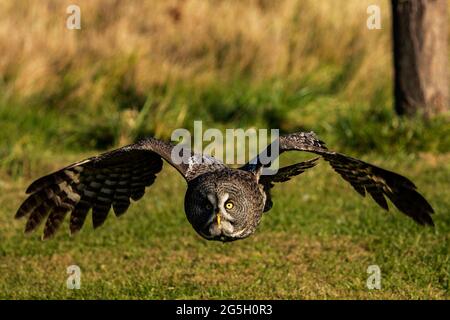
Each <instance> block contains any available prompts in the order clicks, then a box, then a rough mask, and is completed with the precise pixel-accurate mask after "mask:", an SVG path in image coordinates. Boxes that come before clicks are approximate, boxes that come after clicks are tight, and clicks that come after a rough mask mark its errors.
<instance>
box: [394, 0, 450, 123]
mask: <svg viewBox="0 0 450 320" xmlns="http://www.w3.org/2000/svg"><path fill="white" fill-rule="evenodd" d="M447 7H448V4H447V0H392V16H393V40H394V41H393V42H394V43H393V47H394V68H395V110H396V111H397V113H398V114H401V115H403V114H405V115H414V114H417V113H420V114H423V115H424V116H425V117H430V116H432V115H435V114H438V113H442V112H444V111H446V110H448V109H449V79H448V59H449V56H448V43H447V42H448V15H447Z"/></svg>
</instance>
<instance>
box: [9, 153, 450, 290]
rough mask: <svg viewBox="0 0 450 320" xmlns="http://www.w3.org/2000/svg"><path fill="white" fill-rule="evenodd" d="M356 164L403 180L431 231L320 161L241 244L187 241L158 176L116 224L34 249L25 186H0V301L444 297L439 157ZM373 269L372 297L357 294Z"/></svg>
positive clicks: (166, 183)
mask: <svg viewBox="0 0 450 320" xmlns="http://www.w3.org/2000/svg"><path fill="white" fill-rule="evenodd" d="M74 159H75V158H74ZM365 159H366V160H371V161H373V162H374V163H377V164H380V165H384V166H385V167H389V168H392V169H396V170H399V171H400V172H403V173H408V176H409V177H411V178H414V181H415V182H417V185H418V186H419V188H420V190H421V191H422V192H423V193H424V194H425V195H426V196H427V197H428V198H429V200H430V201H431V203H432V204H433V206H434V208H435V209H436V212H437V214H436V215H435V222H436V228H435V229H432V228H422V227H419V226H417V225H415V224H414V223H413V222H412V221H411V220H409V219H408V218H406V217H404V216H403V215H401V214H400V213H399V212H396V211H395V210H391V212H390V213H386V212H384V211H382V210H381V209H380V208H378V207H377V206H376V205H375V204H374V203H373V202H372V201H371V200H369V199H362V198H360V196H359V195H357V194H356V193H355V192H353V191H351V188H350V187H349V186H347V185H346V184H345V183H344V182H343V181H341V180H340V178H339V177H338V176H337V175H335V174H334V173H333V171H332V170H331V169H328V168H327V170H325V168H326V167H327V166H326V164H325V163H322V164H321V165H320V166H319V167H318V168H316V170H312V171H310V172H307V173H305V174H303V175H302V176H300V177H298V178H297V179H295V180H293V181H292V182H289V183H287V184H283V185H280V186H278V188H276V191H275V206H274V208H273V210H272V211H270V212H269V213H268V214H267V215H266V216H264V218H263V221H262V224H261V226H260V228H259V230H258V231H257V232H256V234H255V235H254V236H252V237H250V238H248V239H246V240H243V241H238V242H233V243H229V244H221V243H217V242H208V241H205V240H203V239H201V238H200V237H199V236H197V235H196V233H195V232H194V231H193V230H192V229H191V227H190V225H189V223H188V222H187V220H186V218H185V216H184V212H183V209H182V208H183V194H184V191H185V186H184V182H183V180H182V178H181V177H179V176H178V174H177V173H176V172H175V170H172V169H167V171H164V172H162V173H161V174H160V177H159V179H158V180H157V182H156V183H155V185H154V186H152V187H151V188H150V190H149V192H148V193H147V196H145V197H144V198H143V200H142V201H139V202H137V203H135V204H134V205H133V206H132V208H131V210H129V212H127V214H125V215H124V216H123V217H121V218H120V219H116V218H115V217H113V215H112V216H111V217H110V218H109V219H108V220H107V222H106V224H105V225H104V226H103V227H102V228H100V229H98V230H96V231H95V232H94V231H93V230H92V227H91V225H90V223H87V225H86V226H85V228H84V229H83V230H82V232H81V233H80V234H78V235H77V236H76V237H73V238H71V237H70V236H69V235H68V234H67V233H68V226H67V225H64V226H63V228H64V232H60V233H59V234H58V235H57V237H56V238H55V239H53V240H51V241H48V242H43V241H40V238H39V235H37V234H35V235H32V236H29V237H25V236H24V235H23V234H22V229H23V222H22V221H14V220H13V219H12V216H13V214H14V211H15V209H16V208H17V206H18V205H19V202H20V200H21V199H23V192H22V191H23V190H24V187H25V181H24V180H20V181H12V180H6V181H2V184H3V186H2V196H1V198H0V207H1V208H2V209H1V214H0V235H1V239H0V240H1V243H2V245H1V251H0V271H1V272H0V297H1V298H15V299H17V298H86V299H87V298H99V299H104V298H112V299H115V298H126V299H143V298H145V299H167V298H175V299H178V298H213V299H220V298H226V299H228V298H260V299H267V298H280V299H290V298H295V299H312V298H320V299H322V298H338V299H341V298H369V299H372V298H373V299H401V298H418V299H429V298H433V299H434V298H439V299H442V298H447V299H448V298H449V297H450V296H449V285H450V268H449V265H450V261H449V256H450V252H449V250H450V248H449V240H450V236H449V235H450V216H449V214H448V208H449V207H450V203H449V198H448V196H447V195H446V190H448V188H449V181H450V166H449V163H450V162H449V157H448V156H446V157H444V156H442V157H434V156H429V155H424V156H420V157H412V156H409V157H406V156H394V157H391V156H389V157H383V158H381V157H375V156H373V157H370V156H367V157H365ZM56 162H57V163H53V164H52V166H53V165H55V167H56V166H57V165H61V164H62V162H61V163H58V162H59V160H58V161H56ZM321 169H324V170H321ZM72 264H76V265H78V266H80V268H81V270H82V277H81V281H82V284H81V289H80V290H69V289H67V288H66V279H67V276H68V275H67V274H66V268H67V267H68V266H69V265H72ZM374 264H375V265H378V266H379V267H380V269H381V275H382V280H381V281H382V282H381V285H382V288H381V290H369V289H367V287H366V280H367V277H368V274H367V273H366V270H367V268H368V266H369V265H374Z"/></svg>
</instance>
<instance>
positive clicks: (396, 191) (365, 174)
mask: <svg viewBox="0 0 450 320" xmlns="http://www.w3.org/2000/svg"><path fill="white" fill-rule="evenodd" d="M279 141H280V153H281V152H285V151H291V150H296V151H307V152H312V153H315V154H318V155H321V156H322V157H323V158H324V159H325V160H326V161H327V162H329V163H330V165H331V166H332V167H333V169H334V170H335V171H336V172H337V173H338V174H339V175H340V176H341V177H342V178H343V179H344V180H346V181H347V182H349V183H350V185H351V186H352V187H353V188H354V189H355V190H356V191H357V192H358V193H359V194H360V195H362V196H365V194H366V192H367V193H369V194H370V195H371V197H372V198H373V199H374V200H375V202H376V203H377V204H378V205H379V206H380V207H382V208H383V209H385V210H389V206H388V203H387V201H386V198H385V197H387V198H388V199H389V200H391V201H392V203H393V204H394V205H395V206H396V207H397V209H399V210H400V211H401V212H403V213H404V214H406V215H407V216H409V217H411V218H412V219H413V220H414V221H416V222H417V223H419V224H421V225H431V226H433V225H434V223H433V219H432V218H431V214H432V213H434V210H433V208H432V207H431V205H430V204H429V203H428V201H427V200H426V199H425V198H424V197H423V196H422V195H421V194H420V193H419V192H417V191H416V186H415V185H414V183H412V182H411V181H410V180H409V179H407V178H405V177H404V176H401V175H399V174H397V173H395V172H392V171H388V170H385V169H382V168H379V167H377V166H374V165H372V164H370V163H367V162H364V161H362V160H359V159H355V158H352V157H349V156H347V155H344V154H341V153H337V152H332V151H329V150H328V149H327V148H326V147H325V143H324V142H323V141H321V140H319V139H318V138H317V136H316V135H315V134H314V132H306V133H305V132H299V133H293V134H288V135H285V136H282V137H280V140H279Z"/></svg>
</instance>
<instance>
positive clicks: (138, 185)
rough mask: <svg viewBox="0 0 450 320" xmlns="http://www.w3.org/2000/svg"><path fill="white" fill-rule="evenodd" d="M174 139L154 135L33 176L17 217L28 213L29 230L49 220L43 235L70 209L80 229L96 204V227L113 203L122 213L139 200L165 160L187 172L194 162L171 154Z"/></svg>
mask: <svg viewBox="0 0 450 320" xmlns="http://www.w3.org/2000/svg"><path fill="white" fill-rule="evenodd" d="M172 149H173V145H171V144H168V143H165V142H162V141H160V140H157V139H154V138H147V139H144V140H141V141H140V142H138V143H136V144H131V145H129V146H125V147H122V148H119V149H116V150H113V151H110V152H106V153H104V154H101V155H99V156H96V157H92V158H88V159H86V160H83V161H80V162H77V163H74V164H72V165H70V166H67V167H65V168H63V169H61V170H58V171H56V172H54V173H51V174H49V175H47V176H44V177H42V178H40V179H38V180H36V181H34V182H33V183H32V184H31V185H30V186H29V187H28V189H27V190H26V192H27V193H28V194H30V195H29V197H28V198H27V199H26V200H25V201H24V202H23V203H22V205H21V206H20V207H19V209H18V211H17V213H16V215H15V217H16V218H22V217H27V223H26V226H25V232H26V233H28V232H31V231H33V230H35V229H36V228H37V227H38V226H39V224H40V223H41V222H43V221H44V220H46V222H45V227H44V234H43V239H47V238H49V237H51V236H52V235H54V234H55V232H56V231H57V229H58V227H59V226H60V225H61V223H62V221H63V220H64V218H65V216H66V215H68V214H70V232H71V234H74V233H76V232H77V231H79V230H80V229H81V227H82V226H83V224H84V221H85V219H86V216H87V214H88V212H89V210H91V209H92V223H93V226H94V228H97V227H99V226H101V225H102V224H103V223H104V221H105V219H106V217H107V215H108V213H109V211H110V209H111V207H112V208H113V210H114V213H115V214H116V216H120V215H122V214H123V213H125V211H126V210H127V209H128V207H129V206H130V199H132V200H135V201H137V200H139V199H140V198H141V197H142V196H143V195H144V192H145V188H146V187H148V186H150V185H152V184H153V182H154V181H155V178H156V175H157V174H158V173H159V172H160V171H161V169H162V165H163V160H162V159H164V160H166V161H167V162H168V163H170V164H171V165H172V166H174V167H175V168H176V169H177V170H178V171H179V172H180V173H181V174H182V175H183V176H184V177H185V178H186V176H187V175H188V174H191V175H192V173H191V172H190V171H191V170H190V169H189V165H188V164H185V163H181V164H175V163H174V162H173V161H172V160H171V151H172Z"/></svg>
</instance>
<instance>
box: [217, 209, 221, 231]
mask: <svg viewBox="0 0 450 320" xmlns="http://www.w3.org/2000/svg"><path fill="white" fill-rule="evenodd" d="M220 219H221V216H220V212H218V213H216V220H217V225H218V226H219V227H220Z"/></svg>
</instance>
